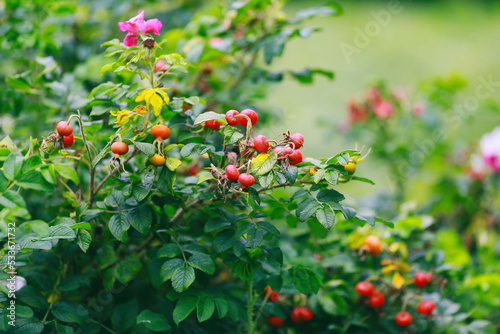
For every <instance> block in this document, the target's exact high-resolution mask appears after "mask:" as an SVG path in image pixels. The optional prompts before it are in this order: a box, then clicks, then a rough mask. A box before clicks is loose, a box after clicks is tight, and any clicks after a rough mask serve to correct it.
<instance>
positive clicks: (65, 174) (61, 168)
mask: <svg viewBox="0 0 500 334" xmlns="http://www.w3.org/2000/svg"><path fill="white" fill-rule="evenodd" d="M55 168H56V171H57V173H58V174H59V176H60V177H62V178H63V179H66V180H71V181H73V183H74V184H76V185H78V183H79V182H80V179H79V178H78V174H77V172H76V171H75V169H74V168H73V167H72V166H69V165H63V164H56V165H55Z"/></svg>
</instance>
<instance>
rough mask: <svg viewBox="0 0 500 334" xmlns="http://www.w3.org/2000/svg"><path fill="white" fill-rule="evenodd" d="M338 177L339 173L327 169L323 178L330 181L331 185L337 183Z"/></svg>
mask: <svg viewBox="0 0 500 334" xmlns="http://www.w3.org/2000/svg"><path fill="white" fill-rule="evenodd" d="M338 179H339V174H338V173H337V172H336V171H333V170H327V171H326V172H325V180H326V182H328V183H330V184H331V185H332V186H334V185H336V184H337V180H338Z"/></svg>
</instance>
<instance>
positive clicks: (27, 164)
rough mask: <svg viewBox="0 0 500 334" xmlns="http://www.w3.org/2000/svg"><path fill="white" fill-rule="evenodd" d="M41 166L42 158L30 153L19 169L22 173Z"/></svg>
mask: <svg viewBox="0 0 500 334" xmlns="http://www.w3.org/2000/svg"><path fill="white" fill-rule="evenodd" d="M41 166H43V162H42V158H40V156H38V155H32V156H31V157H29V158H28V159H26V160H24V162H23V166H22V168H21V170H22V172H23V173H25V172H29V171H30V170H34V169H36V168H38V167H41Z"/></svg>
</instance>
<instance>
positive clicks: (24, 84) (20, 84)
mask: <svg viewBox="0 0 500 334" xmlns="http://www.w3.org/2000/svg"><path fill="white" fill-rule="evenodd" d="M5 82H6V83H7V85H9V86H10V87H12V88H14V89H19V90H28V89H30V88H31V85H30V84H29V83H28V81H26V79H24V78H22V77H19V76H10V75H8V76H6V77H5Z"/></svg>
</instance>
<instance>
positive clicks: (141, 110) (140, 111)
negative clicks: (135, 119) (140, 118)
mask: <svg viewBox="0 0 500 334" xmlns="http://www.w3.org/2000/svg"><path fill="white" fill-rule="evenodd" d="M132 111H133V112H135V113H137V114H141V115H143V114H145V113H147V112H148V108H146V107H145V106H143V105H138V106H137V107H135V108H134V110H132Z"/></svg>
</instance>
